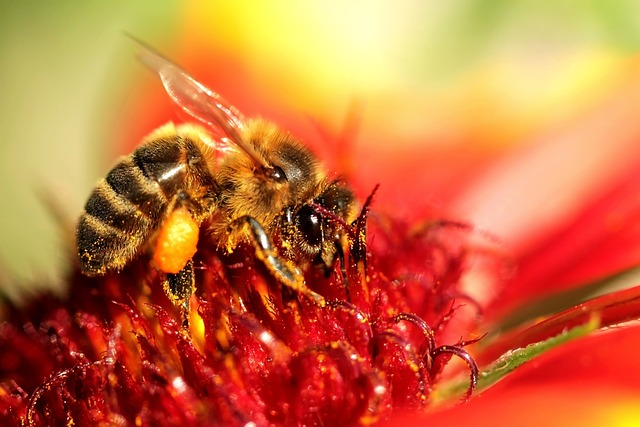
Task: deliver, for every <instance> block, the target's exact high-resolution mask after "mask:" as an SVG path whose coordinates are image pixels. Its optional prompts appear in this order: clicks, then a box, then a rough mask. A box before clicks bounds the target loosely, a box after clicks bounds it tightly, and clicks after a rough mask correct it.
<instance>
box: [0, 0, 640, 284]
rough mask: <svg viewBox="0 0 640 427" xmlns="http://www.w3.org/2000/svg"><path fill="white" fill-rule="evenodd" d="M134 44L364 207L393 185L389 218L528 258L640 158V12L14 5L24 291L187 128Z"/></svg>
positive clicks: (5, 134) (14, 154) (10, 75)
mask: <svg viewBox="0 0 640 427" xmlns="http://www.w3.org/2000/svg"><path fill="white" fill-rule="evenodd" d="M125 33H129V34H132V35H134V36H136V37H138V38H140V39H142V40H145V41H146V42H148V43H149V44H151V45H152V46H154V47H156V48H157V49H158V50H160V51H161V52H164V53H165V54H166V55H167V56H168V57H170V58H171V59H173V60H174V61H176V62H178V63H179V64H181V65H182V66H183V67H184V68H186V69H187V70H189V72H190V73H191V74H192V75H194V77H196V78H197V79H198V80H200V81H202V82H203V83H205V84H206V85H208V86H209V87H211V88H212V89H214V90H216V91H218V92H220V93H221V94H222V95H223V96H224V97H225V98H227V99H228V100H229V101H231V102H232V103H233V104H235V105H237V106H238V107H239V108H240V109H241V111H243V112H244V113H245V114H246V115H247V116H252V115H262V116H264V117H266V118H268V119H271V120H274V121H276V122H278V123H279V124H281V125H282V127H283V128H285V129H288V130H291V131H292V132H294V133H295V134H296V135H298V136H300V137H301V138H303V139H304V140H305V141H308V142H309V144H311V145H312V146H313V147H314V149H315V150H316V151H317V152H318V154H319V155H320V156H321V157H322V158H323V159H324V160H325V162H326V163H327V165H328V166H329V167H330V168H331V169H332V170H336V171H339V172H341V173H342V174H344V175H346V176H347V177H348V178H349V179H350V180H351V181H352V182H353V183H354V186H355V187H356V190H357V192H358V194H359V196H360V197H366V195H367V194H368V193H369V192H370V191H371V189H372V188H373V186H374V185H375V184H377V183H380V184H381V187H380V191H379V194H378V197H377V199H376V200H377V202H376V203H378V206H379V209H381V210H386V211H392V212H395V213H396V214H397V215H402V216H406V217H409V218H411V217H418V216H424V215H429V214H436V215H439V216H442V215H445V216H449V217H451V218H453V219H463V220H469V221H473V222H474V223H476V224H478V225H479V226H481V227H483V228H486V229H489V230H492V231H493V232H495V233H496V234H498V235H500V236H501V237H502V238H503V239H504V240H505V241H506V242H507V243H508V244H509V245H510V246H511V247H512V248H513V250H514V251H515V253H516V254H517V253H518V251H524V249H523V248H527V247H531V245H535V244H542V243H543V241H544V239H543V238H542V237H540V231H539V230H540V228H542V229H545V227H547V229H553V227H562V226H563V225H566V224H567V223H568V222H570V221H571V218H572V215H573V213H575V212H576V211H577V210H579V209H580V207H581V206H584V205H585V204H588V203H589V197H591V195H592V194H593V193H594V192H597V191H598V190H601V189H602V188H605V187H607V186H608V185H611V183H612V182H615V181H616V180H617V179H620V177H621V176H622V174H623V173H625V172H626V171H628V170H630V169H631V168H633V167H634V165H636V163H637V162H638V160H639V159H640V150H639V148H640V145H639V144H638V143H637V141H638V136H639V135H640V120H638V119H637V118H638V113H640V88H639V84H640V78H639V77H640V61H639V58H640V57H639V56H638V50H639V47H640V2H637V1H634V0H615V1H605V0H592V1H575V0H555V1H540V0H523V1H518V2H512V1H499V0H496V1H489V0H485V1H480V0H451V1H447V2H442V1H418V0H414V1H406V0H405V1H397V2H371V1H364V0H363V1H354V0H352V1H339V2H338V1H329V2H316V3H309V2H300V3H297V4H292V2H285V1H272V2H269V3H266V2H265V3H260V4H257V3H254V2H249V1H235V2H184V3H179V2H169V1H153V2H151V1H138V2H125V1H122V0H120V1H112V2H108V3H101V2H83V3H78V2H71V1H58V2H55V3H54V2H46V3H45V2H39V3H36V2H5V4H4V5H3V13H2V14H1V15H0V58H2V59H1V62H0V135H1V140H0V200H2V209H1V210H0V265H1V266H2V268H1V270H2V272H3V275H4V278H3V280H2V282H3V284H4V285H5V288H6V289H5V290H6V291H7V292H8V293H9V294H11V295H15V294H16V292H18V291H19V290H20V289H22V288H23V287H26V286H31V285H35V286H42V285H45V284H46V286H51V285H52V284H55V283H59V279H60V278H61V277H63V275H64V272H65V269H66V268H68V261H67V257H68V251H67V247H68V246H67V245H68V244H69V243H68V239H67V237H68V235H67V234H65V232H64V231H63V230H64V227H69V226H72V225H73V221H75V219H76V217H77V216H78V214H79V213H80V212H81V209H82V206H83V203H84V200H85V199H86V197H87V196H88V194H89V192H90V191H91V189H92V188H93V186H94V185H95V184H96V182H97V181H98V179H100V178H101V177H103V176H104V175H105V174H106V172H107V171H108V170H109V168H110V167H111V166H112V165H113V163H114V162H115V159H116V158H117V157H118V156H119V155H123V154H126V153H128V152H130V151H131V150H132V148H133V147H134V146H135V145H136V144H137V143H138V142H139V140H140V138H141V137H143V136H144V135H145V134H146V133H148V132H150V131H151V130H153V129H154V128H155V127H157V126H159V125H161V124H163V123H165V122H167V121H169V120H178V117H177V116H176V115H175V110H174V109H173V108H172V106H171V105H170V103H169V100H168V99H167V97H166V95H165V94H164V92H163V90H162V88H161V86H160V84H159V82H158V81H157V79H156V78H155V77H154V76H153V75H151V73H149V72H148V71H146V70H145V69H144V67H142V66H141V65H140V64H139V63H138V62H137V60H136V59H135V51H136V46H135V44H134V43H132V42H131V40H130V39H128V38H127V37H126V36H125ZM51 205H53V206H54V207H55V209H53V211H56V214H60V217H59V218H56V215H54V214H53V213H52V209H51ZM532 223H535V226H532Z"/></svg>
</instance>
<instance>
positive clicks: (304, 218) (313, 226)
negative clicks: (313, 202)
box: [297, 206, 323, 246]
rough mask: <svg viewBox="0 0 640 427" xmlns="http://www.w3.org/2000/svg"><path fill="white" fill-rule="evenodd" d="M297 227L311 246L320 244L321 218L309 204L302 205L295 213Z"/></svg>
mask: <svg viewBox="0 0 640 427" xmlns="http://www.w3.org/2000/svg"><path fill="white" fill-rule="evenodd" d="M297 223H298V229H299V230H300V232H301V233H302V234H303V235H304V236H305V239H306V240H307V243H309V244H310V245H312V246H319V245H320V244H322V237H323V236H322V218H321V217H320V214H319V213H318V212H316V211H315V210H314V209H313V208H312V207H311V206H303V207H302V208H300V210H299V211H298V213H297Z"/></svg>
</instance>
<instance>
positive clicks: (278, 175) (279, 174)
mask: <svg viewBox="0 0 640 427" xmlns="http://www.w3.org/2000/svg"><path fill="white" fill-rule="evenodd" d="M265 174H266V175H267V176H268V177H269V178H271V179H272V180H274V181H276V182H283V181H286V180H287V175H286V174H285V173H284V171H283V170H282V168H281V167H280V166H274V167H272V168H269V169H267V170H266V171H265Z"/></svg>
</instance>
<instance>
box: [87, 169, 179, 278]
mask: <svg viewBox="0 0 640 427" xmlns="http://www.w3.org/2000/svg"><path fill="white" fill-rule="evenodd" d="M167 203H168V202H167V198H166V197H165V195H164V194H163V192H162V191H161V190H160V188H159V185H158V183H157V182H156V181H154V180H152V179H149V178H147V177H146V176H145V174H144V173H143V171H142V170H141V169H140V167H139V166H138V165H136V164H134V162H133V161H132V157H128V158H126V159H124V160H123V161H122V162H120V163H119V164H118V165H117V166H116V167H115V168H113V169H112V170H111V171H110V172H109V174H108V175H107V177H106V178H105V179H103V180H102V181H100V183H99V184H98V186H97V187H96V188H95V189H94V190H93V192H92V193H91V196H90V197H89V200H88V201H87V204H86V205H85V212H84V213H83V214H82V216H81V217H80V222H79V224H78V231H77V241H78V251H79V255H80V261H81V267H82V270H83V272H84V273H86V274H104V273H105V272H106V270H111V269H120V268H122V267H123V266H124V265H125V264H126V263H127V262H129V261H130V260H131V259H132V258H133V257H134V256H135V254H136V252H137V250H138V249H139V247H140V246H141V245H142V244H144V242H145V241H146V240H147V239H148V237H149V235H150V234H151V232H152V231H153V230H155V228H156V227H157V226H158V224H159V222H160V220H161V219H162V216H163V215H164V212H165V210H166V207H167Z"/></svg>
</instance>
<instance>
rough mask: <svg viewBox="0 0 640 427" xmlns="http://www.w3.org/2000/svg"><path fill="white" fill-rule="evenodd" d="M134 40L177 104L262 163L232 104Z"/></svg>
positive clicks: (242, 120) (217, 136)
mask: <svg viewBox="0 0 640 427" xmlns="http://www.w3.org/2000/svg"><path fill="white" fill-rule="evenodd" d="M134 40H135V39H134ZM136 41H137V40H136ZM138 43H139V44H140V45H141V46H142V47H143V49H142V50H141V51H140V53H139V54H138V57H139V58H140V60H141V61H142V62H143V63H144V64H145V65H146V66H147V67H149V68H150V69H151V70H152V71H154V72H156V73H157V74H158V75H159V76H160V79H161V80H162V84H163V85H164V87H165V89H166V91H167V93H168V94H169V96H170V97H171V99H173V101H174V102H175V103H176V104H177V105H179V106H180V107H181V108H182V109H183V110H184V111H185V112H186V113H187V114H189V115H190V116H191V117H193V118H195V119H197V120H198V121H200V122H201V123H203V124H205V125H206V126H207V128H208V129H210V130H211V132H212V133H213V134H214V135H213V136H214V138H216V139H220V141H221V142H222V143H229V142H231V143H232V144H234V145H236V146H237V147H239V148H240V149H242V150H244V151H245V152H246V153H247V154H248V155H249V156H250V157H251V158H252V159H253V160H254V161H255V162H256V163H257V164H261V165H264V164H263V163H264V161H263V160H262V158H261V157H260V156H259V155H258V154H257V153H256V152H255V150H254V148H253V147H252V146H251V145H249V144H248V143H247V141H244V139H243V138H242V134H241V132H242V128H243V127H244V123H245V119H244V116H243V115H242V114H241V113H240V112H239V111H238V110H237V109H236V108H235V107H234V106H232V105H231V104H229V103H228V102H227V101H225V100H224V98H222V97H221V96H220V95H218V94H217V93H215V92H214V91H212V90H211V89H209V88H208V87H206V86H205V85H203V84H202V83H200V82H198V81H197V80H196V79H194V78H193V77H191V76H190V75H189V74H187V73H186V72H185V71H184V70H183V69H182V68H180V67H179V66H177V65H176V64H174V63H173V62H171V61H169V60H168V59H166V58H165V57H163V56H162V55H160V54H159V53H158V52H156V51H155V50H153V49H152V48H150V47H148V46H146V45H145V44H144V43H142V42H140V41H138ZM217 148H218V149H220V148H221V147H217Z"/></svg>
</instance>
